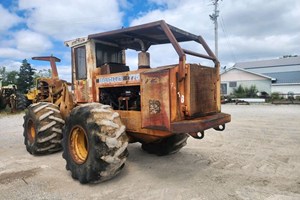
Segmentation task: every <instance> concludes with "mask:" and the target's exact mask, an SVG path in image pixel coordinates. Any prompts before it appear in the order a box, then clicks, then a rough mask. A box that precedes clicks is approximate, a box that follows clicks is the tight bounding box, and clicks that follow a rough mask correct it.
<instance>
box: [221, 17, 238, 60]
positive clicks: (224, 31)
mask: <svg viewBox="0 0 300 200" xmlns="http://www.w3.org/2000/svg"><path fill="white" fill-rule="evenodd" d="M220 24H221V28H222V30H223V33H224V35H225V39H226V43H227V45H228V47H229V51H230V54H231V56H232V58H233V60H234V62H236V56H235V54H234V52H233V49H232V45H231V42H230V41H229V39H228V34H227V31H226V29H225V23H224V19H223V17H222V16H221V23H220Z"/></svg>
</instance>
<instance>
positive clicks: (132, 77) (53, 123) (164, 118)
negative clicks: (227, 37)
mask: <svg viewBox="0 0 300 200" xmlns="http://www.w3.org/2000/svg"><path fill="white" fill-rule="evenodd" d="M183 42H194V43H196V44H198V46H202V47H203V49H204V51H205V54H202V53H198V52H195V51H191V50H188V49H184V48H182V46H181V44H182V43H183ZM163 44H171V45H172V46H173V48H174V50H175V52H176V53H177V55H178V60H175V61H174V63H176V64H171V65H168V66H161V67H156V66H155V67H154V66H151V65H150V56H149V52H148V49H149V48H150V47H151V46H154V45H163ZM65 45H66V46H68V47H70V48H71V52H72V84H73V87H74V91H73V95H74V99H73V98H72V95H70V94H71V93H70V92H69V91H68V87H67V85H66V84H63V86H62V87H63V92H62V94H61V95H60V100H59V102H60V104H53V103H46V102H40V103H37V104H33V105H31V106H29V107H28V111H27V113H26V116H25V117H24V119H25V120H24V137H25V145H26V147H27V150H28V151H29V152H30V153H31V154H34V155H38V154H46V153H52V152H55V151H58V150H60V149H61V148H62V149H63V158H64V159H65V160H66V169H67V170H69V171H70V172H71V175H72V177H73V178H74V179H78V180H79V181H80V182H81V183H89V182H101V181H105V180H108V179H110V178H112V177H114V176H115V175H116V174H118V173H119V172H120V170H121V169H122V168H123V166H124V163H125V161H126V158H127V156H128V152H127V146H128V143H133V142H140V143H141V144H142V149H143V150H144V151H146V152H148V153H151V154H156V155H159V156H162V155H168V154H173V153H176V152H178V151H179V150H180V149H181V148H182V147H183V146H185V144H186V141H187V138H188V137H189V136H192V137H194V138H196V139H202V138H203V137H204V131H205V130H207V129H210V128H213V129H215V130H218V131H222V130H224V129H225V124H226V123H228V122H230V115H229V114H226V113H222V112H221V104H220V75H219V70H220V64H219V61H218V59H217V58H216V56H215V55H214V54H213V52H212V51H211V50H210V48H209V47H208V45H207V44H206V42H205V41H204V40H203V38H202V37H201V36H197V35H194V34H191V33H189V32H186V31H183V30H181V29H178V28H176V27H174V26H171V25H169V24H167V23H166V22H165V21H157V22H152V23H148V24H144V25H139V26H134V27H129V28H122V29H119V30H114V31H109V32H104V33H97V34H92V35H88V36H87V37H84V38H78V39H75V40H71V41H67V42H65ZM128 49H130V50H136V51H138V52H139V53H138V68H137V70H132V71H130V70H129V67H128V66H127V65H126V62H125V61H126V59H125V51H126V50H128ZM162 55H164V52H162ZM186 55H191V56H193V57H199V58H202V59H205V60H209V61H211V63H212V65H213V66H203V65H200V64H190V63H186ZM164 56H166V55H164ZM161 59H164V57H161Z"/></svg>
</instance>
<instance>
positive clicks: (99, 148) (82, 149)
mask: <svg viewBox="0 0 300 200" xmlns="http://www.w3.org/2000/svg"><path fill="white" fill-rule="evenodd" d="M63 133H64V138H63V158H64V159H65V160H66V169H67V170H70V171H71V174H72V177H73V178H74V179H78V180H79V181H80V183H96V182H102V181H105V180H108V179H111V178H113V177H114V176H115V175H117V174H118V173H119V172H120V170H121V169H122V168H123V166H124V164H125V161H126V159H127V156H128V151H127V146H128V138H127V135H126V133H125V126H124V125H123V124H122V122H121V119H120V116H119V114H118V113H117V112H114V111H113V110H112V109H111V108H110V106H108V105H102V104H99V103H88V104H84V105H81V106H78V107H76V108H74V109H73V110H72V112H71V113H70V116H69V117H68V118H67V119H66V124H65V127H64V131H63Z"/></svg>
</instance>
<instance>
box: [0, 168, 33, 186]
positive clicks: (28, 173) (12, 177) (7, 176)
mask: <svg viewBox="0 0 300 200" xmlns="http://www.w3.org/2000/svg"><path fill="white" fill-rule="evenodd" d="M38 171H39V168H35V169H30V170H25V171H17V172H6V173H5V172H4V173H2V174H0V184H7V183H11V182H13V181H16V180H23V181H24V182H25V183H26V184H28V183H27V181H26V180H25V179H27V178H29V177H32V176H35V175H36V174H37V173H38Z"/></svg>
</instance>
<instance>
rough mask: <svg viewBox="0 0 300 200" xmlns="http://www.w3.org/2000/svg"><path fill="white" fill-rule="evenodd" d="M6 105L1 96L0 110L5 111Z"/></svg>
mask: <svg viewBox="0 0 300 200" xmlns="http://www.w3.org/2000/svg"><path fill="white" fill-rule="evenodd" d="M0 95H1V93H0ZM6 105H7V104H6V101H5V99H4V98H3V97H2V96H0V110H2V109H5V108H6Z"/></svg>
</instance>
